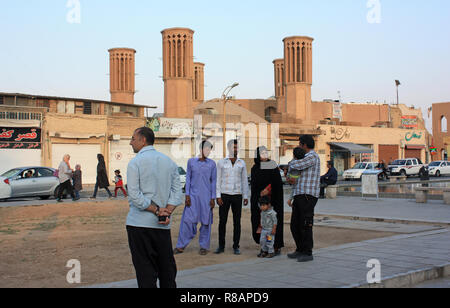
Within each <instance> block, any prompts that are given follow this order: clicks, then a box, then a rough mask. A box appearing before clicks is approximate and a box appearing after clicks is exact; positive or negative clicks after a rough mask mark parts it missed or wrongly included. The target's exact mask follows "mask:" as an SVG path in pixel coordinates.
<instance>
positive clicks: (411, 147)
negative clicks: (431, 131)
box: [406, 144, 425, 150]
mask: <svg viewBox="0 0 450 308" xmlns="http://www.w3.org/2000/svg"><path fill="white" fill-rule="evenodd" d="M406 148H407V149H408V150H423V149H425V146H424V145H420V144H407V145H406Z"/></svg>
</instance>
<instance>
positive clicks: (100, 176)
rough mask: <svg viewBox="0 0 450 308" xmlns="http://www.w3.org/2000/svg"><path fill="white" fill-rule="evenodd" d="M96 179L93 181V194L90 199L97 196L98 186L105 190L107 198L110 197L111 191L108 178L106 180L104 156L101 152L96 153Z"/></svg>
mask: <svg viewBox="0 0 450 308" xmlns="http://www.w3.org/2000/svg"><path fill="white" fill-rule="evenodd" d="M97 160H98V164H97V180H96V182H95V187H94V195H93V196H92V197H91V199H96V198H97V192H98V189H99V188H104V189H105V190H106V192H107V193H108V195H109V198H112V193H111V192H110V191H109V188H108V187H109V180H108V173H107V172H106V164H105V157H104V156H103V155H102V154H98V155H97Z"/></svg>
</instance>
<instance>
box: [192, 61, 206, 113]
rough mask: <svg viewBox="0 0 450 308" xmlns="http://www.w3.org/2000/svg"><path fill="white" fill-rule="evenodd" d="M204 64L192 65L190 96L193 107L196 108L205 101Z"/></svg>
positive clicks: (196, 63)
mask: <svg viewBox="0 0 450 308" xmlns="http://www.w3.org/2000/svg"><path fill="white" fill-rule="evenodd" d="M204 71H205V64H203V63H199V62H195V63H194V83H193V88H192V95H193V97H192V98H193V101H194V105H193V107H194V108H195V107H197V106H198V105H200V104H202V103H203V101H204V100H205V72H204Z"/></svg>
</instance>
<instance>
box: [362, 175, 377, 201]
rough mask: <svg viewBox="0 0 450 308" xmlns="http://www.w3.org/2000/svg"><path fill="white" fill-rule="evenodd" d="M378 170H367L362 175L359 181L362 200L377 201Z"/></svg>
mask: <svg viewBox="0 0 450 308" xmlns="http://www.w3.org/2000/svg"><path fill="white" fill-rule="evenodd" d="M379 174H380V171H379V170H368V171H365V172H364V173H363V174H362V179H361V184H362V186H361V194H362V197H363V199H369V198H375V199H378V196H379V191H378V175H379Z"/></svg>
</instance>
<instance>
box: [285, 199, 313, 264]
mask: <svg viewBox="0 0 450 308" xmlns="http://www.w3.org/2000/svg"><path fill="white" fill-rule="evenodd" d="M316 204H317V198H316V197H313V196H310V195H298V196H295V198H294V204H293V206H292V219H291V232H292V236H293V237H294V240H295V244H296V246H297V252H299V253H302V254H305V255H308V256H312V250H313V247H314V238H313V225H314V208H315V207H316Z"/></svg>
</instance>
